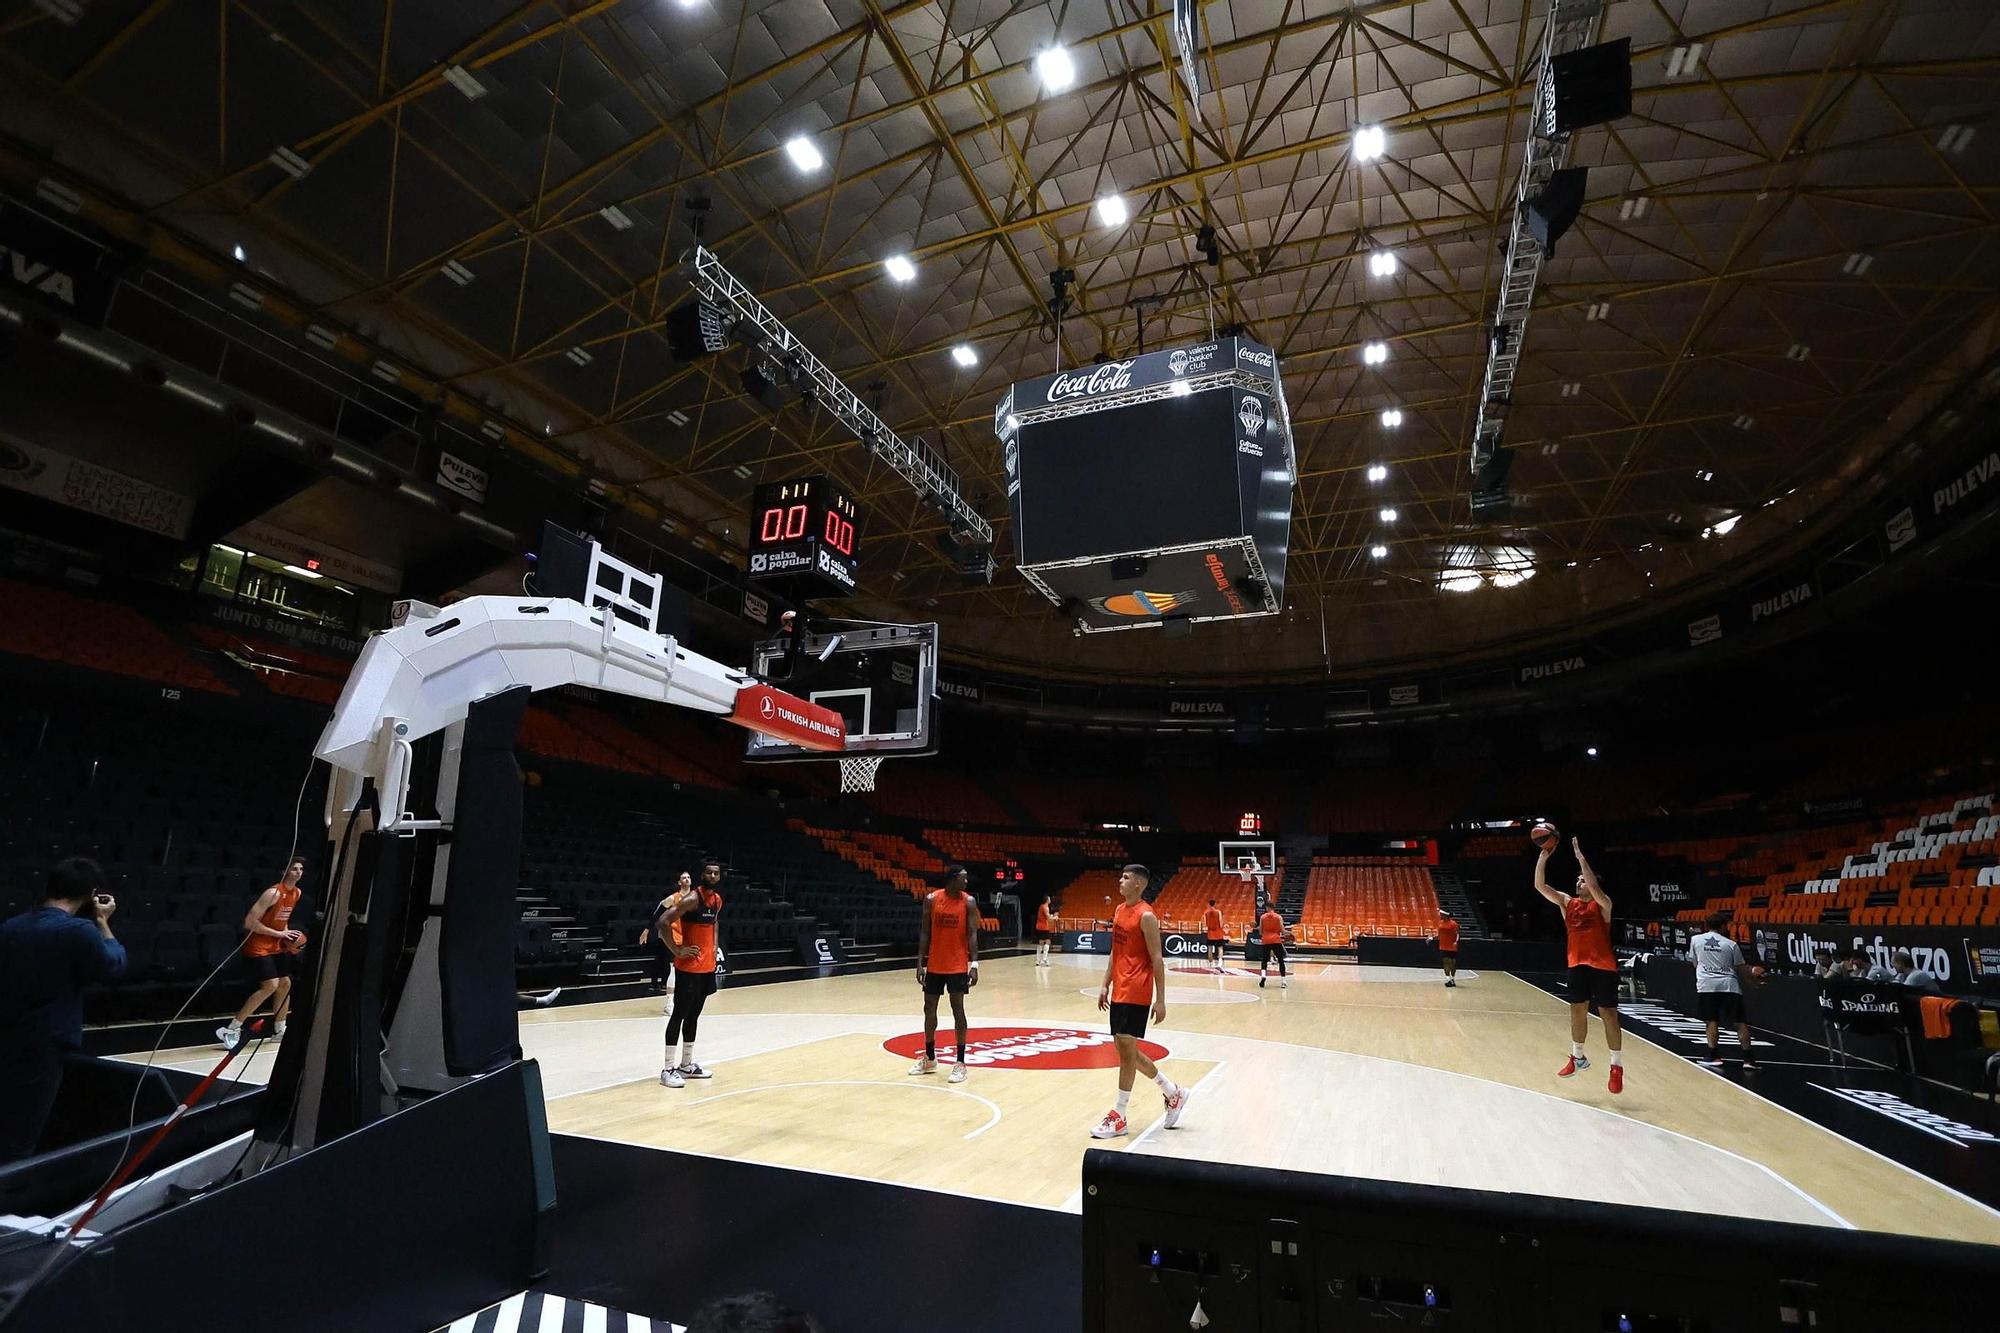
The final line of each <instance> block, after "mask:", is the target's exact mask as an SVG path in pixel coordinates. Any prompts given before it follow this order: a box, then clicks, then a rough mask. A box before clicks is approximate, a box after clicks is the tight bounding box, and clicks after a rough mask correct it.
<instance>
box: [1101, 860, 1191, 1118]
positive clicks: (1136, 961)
mask: <svg viewBox="0 0 2000 1333" xmlns="http://www.w3.org/2000/svg"><path fill="white" fill-rule="evenodd" d="M1152 881H1153V875H1152V872H1151V871H1149V870H1147V869H1146V867H1144V866H1142V865H1129V866H1126V867H1125V869H1124V870H1122V871H1121V872H1119V875H1118V893H1119V896H1120V897H1122V898H1123V899H1124V901H1123V902H1122V903H1120V904H1119V905H1118V909H1117V910H1116V911H1115V912H1113V913H1112V916H1111V961H1110V963H1109V964H1107V965H1106V967H1105V969H1104V985H1103V986H1101V987H1099V988H1098V992H1097V1007H1098V1008H1099V1009H1104V1010H1109V1011H1110V1014H1111V1037H1112V1040H1113V1041H1115V1042H1116V1043H1117V1044H1118V1105H1117V1107H1116V1108H1115V1109H1113V1110H1110V1111H1106V1112H1105V1113H1104V1119H1102V1120H1100V1121H1099V1122H1098V1124H1097V1128H1096V1129H1093V1130H1091V1131H1090V1136H1091V1137H1092V1138H1094V1139H1115V1138H1119V1137H1122V1136H1123V1135H1124V1134H1125V1132H1126V1128H1127V1127H1126V1123H1125V1107H1126V1104H1127V1103H1128V1102H1129V1101H1130V1100H1131V1098H1132V1075H1133V1074H1134V1073H1135V1072H1136V1073H1141V1074H1144V1075H1145V1076H1146V1077H1147V1078H1150V1079H1152V1080H1153V1082H1154V1083H1156V1084H1158V1085H1159V1089H1160V1095H1161V1096H1162V1097H1165V1098H1166V1099H1167V1128H1168V1129H1172V1128H1173V1127H1174V1126H1175V1125H1177V1124H1179V1123H1180V1119H1181V1112H1183V1111H1185V1110H1187V1103H1188V1090H1187V1089H1186V1088H1182V1087H1176V1086H1175V1084H1174V1081H1173V1080H1172V1079H1170V1078H1168V1077H1167V1076H1166V1075H1165V1074H1163V1073H1161V1072H1160V1069H1159V1066H1157V1065H1155V1064H1154V1063H1153V1061H1152V1059H1151V1057H1149V1056H1148V1055H1147V1054H1146V1053H1145V1052H1144V1051H1142V1050H1140V1049H1139V1039H1140V1038H1141V1037H1143V1036H1145V1035H1146V1017H1147V1013H1148V1011H1149V1009H1150V1012H1151V1015H1152V1020H1153V1021H1154V1022H1155V1023H1164V1022H1166V1021H1167V960H1166V956H1165V955H1164V954H1163V953H1161V951H1160V918H1159V917H1157V916H1155V915H1154V914H1153V905H1152V904H1151V903H1149V902H1147V901H1145V893H1146V886H1147V885H1148V884H1151V883H1152Z"/></svg>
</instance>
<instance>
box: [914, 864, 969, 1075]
mask: <svg viewBox="0 0 2000 1333" xmlns="http://www.w3.org/2000/svg"><path fill="white" fill-rule="evenodd" d="M967 878H968V876H967V875H966V873H965V867H964V866H953V867H951V868H950V869H949V870H947V871H945V872H944V887H943V888H941V889H932V890H931V893H930V896H929V897H928V898H926V899H924V911H923V915H922V916H920V917H918V918H917V984H918V985H919V986H921V987H922V988H923V992H924V1058H923V1059H921V1060H919V1061H917V1062H916V1063H915V1064H914V1065H911V1066H910V1072H911V1073H912V1074H935V1073H937V1002H938V996H940V995H946V994H949V995H950V996H951V1023H952V1027H953V1029H954V1030H955V1031H956V1033H957V1036H958V1059H957V1060H955V1061H954V1062H953V1063H952V1066H951V1077H950V1078H949V1079H947V1080H945V1081H946V1082H948V1083H963V1082H965V992H966V991H967V990H968V989H969V988H971V987H973V986H977V985H978V984H979V905H978V904H977V903H975V902H973V901H972V898H971V895H969V894H967V893H966V891H965V882H966V880H967Z"/></svg>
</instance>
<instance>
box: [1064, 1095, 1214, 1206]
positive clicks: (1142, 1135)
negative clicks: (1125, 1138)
mask: <svg viewBox="0 0 2000 1333" xmlns="http://www.w3.org/2000/svg"><path fill="white" fill-rule="evenodd" d="M1185 1058H1187V1059H1190V1060H1192V1059H1194V1058H1195V1057H1194V1056H1187V1057H1185ZM1228 1063H1229V1061H1227V1060H1217V1061H1216V1062H1215V1063H1214V1064H1213V1065H1211V1066H1210V1067H1209V1070H1208V1072H1207V1073H1206V1074H1203V1075H1202V1076H1201V1077H1200V1078H1198V1079H1196V1080H1195V1081H1194V1082H1192V1083H1190V1084H1188V1085H1187V1088H1186V1089H1185V1091H1186V1093H1187V1095H1188V1097H1189V1098H1190V1099H1192V1098H1193V1096H1194V1095H1195V1094H1196V1093H1197V1092H1200V1091H1201V1087H1202V1084H1204V1083H1206V1082H1208V1081H1209V1080H1210V1079H1212V1078H1214V1077H1215V1076H1216V1075H1217V1074H1220V1073H1221V1072H1222V1070H1223V1067H1224V1066H1226V1065H1227V1064H1228ZM1166 1123H1167V1115H1166V1112H1165V1111H1162V1112H1161V1113H1160V1114H1159V1116H1158V1118H1156V1119H1155V1120H1154V1121H1153V1123H1152V1124H1150V1125H1148V1126H1146V1127H1145V1128H1144V1129H1142V1130H1140V1131H1139V1137H1138V1138H1136V1139H1133V1140H1132V1141H1131V1142H1130V1143H1127V1144H1126V1145H1125V1151H1126V1152H1137V1151H1139V1145H1140V1144H1142V1143H1144V1142H1145V1141H1146V1140H1147V1139H1149V1138H1151V1137H1153V1131H1155V1130H1157V1129H1163V1128H1165V1126H1166ZM1174 1128H1176V1129H1179V1128H1180V1126H1178V1125H1176V1126H1174ZM1194 1160H1199V1159H1194ZM1063 1211H1064V1212H1066V1213H1080V1212H1082V1211H1083V1186H1081V1185H1078V1186H1077V1187H1076V1188H1075V1189H1074V1190H1072V1191H1071V1192H1070V1196H1069V1197H1068V1198H1067V1199H1064V1200H1063Z"/></svg>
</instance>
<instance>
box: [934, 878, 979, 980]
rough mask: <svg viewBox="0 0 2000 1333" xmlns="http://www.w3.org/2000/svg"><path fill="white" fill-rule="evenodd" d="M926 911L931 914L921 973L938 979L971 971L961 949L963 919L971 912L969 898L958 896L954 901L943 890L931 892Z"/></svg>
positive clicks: (969, 964) (962, 945)
mask: <svg viewBox="0 0 2000 1333" xmlns="http://www.w3.org/2000/svg"><path fill="white" fill-rule="evenodd" d="M927 910H928V911H929V912H930V914H931V948H930V952H929V953H928V954H926V955H925V957H924V968H925V970H926V971H930V972H935V973H937V974H938V975H939V976H941V977H955V976H957V975H958V974H959V973H961V972H969V971H971V970H972V969H971V958H970V956H969V955H968V954H967V953H966V949H965V918H966V914H967V913H969V912H970V911H971V910H972V896H971V895H970V894H965V893H961V894H959V895H958V897H957V898H956V899H954V898H953V897H952V896H951V895H950V894H949V893H946V892H945V891H944V890H943V889H932V890H931V898H930V904H929V907H928V909H927Z"/></svg>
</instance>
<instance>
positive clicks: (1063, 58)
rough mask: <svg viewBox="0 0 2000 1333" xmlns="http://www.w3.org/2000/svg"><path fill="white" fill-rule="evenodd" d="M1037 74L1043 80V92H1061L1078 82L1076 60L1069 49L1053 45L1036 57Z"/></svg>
mask: <svg viewBox="0 0 2000 1333" xmlns="http://www.w3.org/2000/svg"><path fill="white" fill-rule="evenodd" d="M1035 76H1036V77H1037V78H1039V79H1040V80H1041V81H1042V91H1043V92H1045V93H1059V92H1061V91H1062V90H1063V89H1065V88H1067V87H1069V86H1070V85H1071V84H1072V83H1075V82H1076V62H1075V61H1074V60H1072V59H1070V55H1069V51H1068V50H1067V49H1065V48H1063V47H1060V46H1051V47H1050V48H1049V49H1048V50H1046V51H1044V52H1042V53H1041V54H1040V55H1038V56H1036V57H1035Z"/></svg>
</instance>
